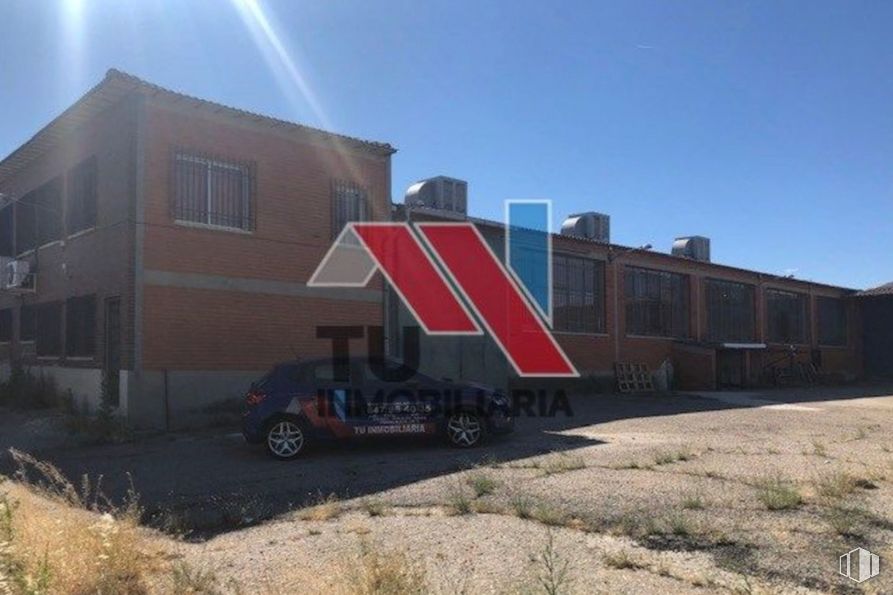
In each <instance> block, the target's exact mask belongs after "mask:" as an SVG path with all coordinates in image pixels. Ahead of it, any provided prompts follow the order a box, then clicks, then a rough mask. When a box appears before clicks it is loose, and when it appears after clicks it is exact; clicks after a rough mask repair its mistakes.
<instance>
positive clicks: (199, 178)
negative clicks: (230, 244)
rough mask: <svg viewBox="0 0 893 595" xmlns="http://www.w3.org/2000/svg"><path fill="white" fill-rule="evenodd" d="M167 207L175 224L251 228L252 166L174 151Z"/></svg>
mask: <svg viewBox="0 0 893 595" xmlns="http://www.w3.org/2000/svg"><path fill="white" fill-rule="evenodd" d="M171 169H172V172H173V182H172V187H173V191H172V193H171V196H172V203H171V208H172V211H173V217H174V219H175V220H177V221H184V222H190V223H199V224H203V225H209V226H213V227H222V228H229V229H240V230H243V231H252V230H253V229H254V212H255V208H254V194H255V178H256V176H255V173H254V172H255V169H256V168H255V165H254V164H253V163H251V162H247V161H235V160H232V159H227V158H221V157H215V156H211V155H207V154H202V153H197V152H194V151H184V150H176V151H174V157H173V164H172V168H171Z"/></svg>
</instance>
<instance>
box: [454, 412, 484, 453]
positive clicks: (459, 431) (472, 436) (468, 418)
mask: <svg viewBox="0 0 893 595" xmlns="http://www.w3.org/2000/svg"><path fill="white" fill-rule="evenodd" d="M486 435H487V424H486V423H485V421H484V418H483V417H481V416H480V415H479V414H478V413H476V412H474V411H456V412H454V413H453V414H451V415H450V416H449V417H448V418H447V423H446V437H447V441H448V442H449V443H450V445H452V446H454V447H456V448H473V447H475V446H478V445H480V444H481V443H482V442H483V441H484V438H485V437H486Z"/></svg>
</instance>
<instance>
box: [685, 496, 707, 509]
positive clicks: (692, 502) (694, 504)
mask: <svg viewBox="0 0 893 595" xmlns="http://www.w3.org/2000/svg"><path fill="white" fill-rule="evenodd" d="M704 507H705V504H704V497H703V496H702V495H701V493H700V492H692V493H690V494H687V495H686V496H685V497H684V498H683V499H682V508H684V509H686V510H703V509H704Z"/></svg>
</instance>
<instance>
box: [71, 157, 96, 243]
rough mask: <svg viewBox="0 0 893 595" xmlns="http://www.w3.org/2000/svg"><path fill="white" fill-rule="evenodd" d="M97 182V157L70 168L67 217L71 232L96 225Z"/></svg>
mask: <svg viewBox="0 0 893 595" xmlns="http://www.w3.org/2000/svg"><path fill="white" fill-rule="evenodd" d="M96 184H97V174H96V157H90V158H89V159H87V160H85V161H82V162H81V163H80V164H78V165H77V166H75V167H73V168H71V169H70V170H68V182H67V186H68V200H67V205H66V206H67V209H66V212H65V219H66V225H67V227H68V233H69V234H73V233H77V232H79V231H83V230H85V229H90V228H91V227H93V226H95V225H96Z"/></svg>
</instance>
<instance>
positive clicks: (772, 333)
mask: <svg viewBox="0 0 893 595" xmlns="http://www.w3.org/2000/svg"><path fill="white" fill-rule="evenodd" d="M808 320H809V306H808V304H807V303H806V296H805V295H804V294H802V293H792V292H790V291H780V290H777V289H767V290H766V327H767V328H766V334H767V336H768V338H769V341H771V342H773V343H806V342H807V341H808V338H809V333H808V330H807V327H808V325H807V321H808Z"/></svg>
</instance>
